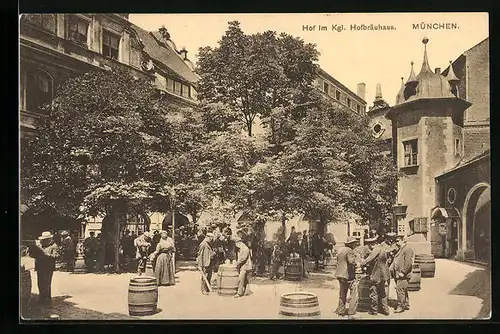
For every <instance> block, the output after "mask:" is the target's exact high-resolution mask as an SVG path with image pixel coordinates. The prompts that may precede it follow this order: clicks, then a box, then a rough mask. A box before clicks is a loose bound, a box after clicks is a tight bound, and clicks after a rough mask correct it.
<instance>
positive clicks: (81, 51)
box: [19, 13, 199, 236]
mask: <svg viewBox="0 0 500 334" xmlns="http://www.w3.org/2000/svg"><path fill="white" fill-rule="evenodd" d="M19 44H20V64H19V79H20V92H19V94H20V95H19V121H20V122H19V123H20V137H21V148H22V144H23V139H24V138H25V137H26V136H32V135H36V126H37V122H38V120H40V119H41V118H42V117H44V112H43V109H42V106H44V105H46V104H50V103H51V101H52V99H53V98H54V96H55V95H56V94H57V89H58V87H59V86H60V85H61V84H63V83H64V82H65V81H66V80H67V79H68V78H70V77H72V76H77V75H80V74H83V73H85V72H88V71H92V70H102V71H106V70H111V69H112V68H114V67H120V68H122V69H125V70H127V71H128V72H129V73H130V74H131V75H132V76H136V77H142V78H146V79H148V80H151V82H154V83H156V87H157V88H158V90H159V91H160V93H161V94H163V95H164V96H165V98H166V99H167V100H168V101H169V103H171V104H174V105H177V106H180V107H192V106H196V105H197V104H198V101H197V94H196V85H197V82H198V80H199V76H198V75H197V74H196V73H195V72H194V66H193V64H192V63H191V61H190V60H189V58H188V57H187V51H186V50H185V49H184V48H181V49H180V50H179V49H178V48H177V46H176V45H175V43H174V42H173V40H172V39H171V36H170V34H169V33H168V31H167V29H166V28H165V27H161V28H160V29H159V30H158V31H155V32H147V31H145V30H143V29H142V28H140V27H138V26H136V25H134V24H132V23H131V22H130V21H129V20H128V14H111V13H109V14H23V15H22V16H21V17H20V38H19ZM27 195H28V194H26V193H25V191H24V190H23V189H21V214H22V216H21V219H22V220H28V218H27V217H29V216H30V215H25V213H26V212H27V211H28V210H29V208H28V207H26V205H25V204H24V201H23V198H24V197H25V196H27ZM23 216H24V217H23ZM49 216H50V215H48V216H47V217H49ZM143 216H144V215H140V214H134V215H131V216H130V217H126V218H125V220H126V222H127V223H128V224H129V225H131V226H130V228H131V229H132V230H140V229H141V228H143V227H142V226H143V225H144V224H146V223H149V220H150V217H143ZM47 220H51V218H50V217H49V218H47ZM86 223H87V224H84V225H85V226H81V227H82V229H81V230H80V231H79V234H80V236H83V235H84V234H88V232H89V231H90V230H100V226H101V223H102V219H101V218H100V217H89V218H88V219H87V220H86ZM23 225H24V226H26V225H33V224H30V223H29V222H26V224H23ZM36 225H37V226H40V229H47V228H49V227H48V226H41V225H42V224H36ZM66 225H67V224H66ZM57 228H58V227H54V229H57ZM23 230H25V229H24V228H23ZM86 230H87V232H85V231H86ZM40 232H41V231H31V232H30V233H29V234H30V235H31V234H36V233H40Z"/></svg>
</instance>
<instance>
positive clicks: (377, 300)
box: [361, 236, 390, 315]
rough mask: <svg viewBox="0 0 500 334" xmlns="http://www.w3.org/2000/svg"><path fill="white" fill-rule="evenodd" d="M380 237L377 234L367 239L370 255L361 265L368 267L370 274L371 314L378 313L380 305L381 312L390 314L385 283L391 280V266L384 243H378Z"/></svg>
mask: <svg viewBox="0 0 500 334" xmlns="http://www.w3.org/2000/svg"><path fill="white" fill-rule="evenodd" d="M378 240H379V237H377V236H375V237H373V238H369V239H366V240H365V243H366V244H367V245H368V247H369V248H370V255H368V257H367V258H366V259H364V260H363V261H361V267H367V274H368V275H370V281H371V286H370V299H371V301H372V302H371V310H370V312H369V313H370V314H372V315H376V314H377V313H378V310H379V306H380V313H382V314H384V315H389V306H388V301H387V292H386V290H385V283H386V281H388V280H389V278H390V274H389V266H388V265H387V253H386V249H385V247H384V246H383V245H381V244H379V243H377V241H378Z"/></svg>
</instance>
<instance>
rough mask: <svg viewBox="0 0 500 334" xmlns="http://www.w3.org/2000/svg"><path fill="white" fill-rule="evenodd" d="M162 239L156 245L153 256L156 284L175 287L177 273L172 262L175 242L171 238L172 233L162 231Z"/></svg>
mask: <svg viewBox="0 0 500 334" xmlns="http://www.w3.org/2000/svg"><path fill="white" fill-rule="evenodd" d="M160 234H161V239H160V241H159V242H158V244H157V245H156V251H155V252H154V253H153V254H151V257H152V258H153V266H154V273H155V277H156V283H157V284H158V286H160V285H174V284H175V278H174V275H175V271H174V263H173V261H172V257H173V253H174V252H175V249H174V240H173V239H172V238H171V237H170V235H169V234H170V233H167V232H166V231H161V233H160Z"/></svg>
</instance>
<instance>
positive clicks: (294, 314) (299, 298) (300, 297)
mask: <svg viewBox="0 0 500 334" xmlns="http://www.w3.org/2000/svg"><path fill="white" fill-rule="evenodd" d="M279 315H280V318H288V319H289V318H302V319H304V318H311V319H314V318H319V317H320V316H321V310H320V307H319V301H318V297H317V296H316V295H315V294H313V293H309V292H292V293H285V294H284V295H282V296H281V299H280V310H279Z"/></svg>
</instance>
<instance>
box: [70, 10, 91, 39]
mask: <svg viewBox="0 0 500 334" xmlns="http://www.w3.org/2000/svg"><path fill="white" fill-rule="evenodd" d="M88 28H89V23H88V22H87V21H86V20H84V19H81V18H79V17H76V16H70V19H69V25H68V37H69V39H70V40H72V41H74V42H76V43H78V44H80V45H84V46H87V33H88Z"/></svg>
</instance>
